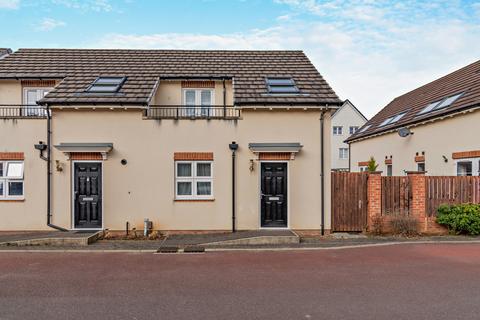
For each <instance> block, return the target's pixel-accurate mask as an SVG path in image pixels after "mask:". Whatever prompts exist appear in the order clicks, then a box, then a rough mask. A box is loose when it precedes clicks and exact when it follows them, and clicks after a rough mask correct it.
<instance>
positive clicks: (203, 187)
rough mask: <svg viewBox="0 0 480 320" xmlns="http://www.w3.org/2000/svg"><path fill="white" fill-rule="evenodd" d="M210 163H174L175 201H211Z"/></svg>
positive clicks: (211, 177) (211, 171)
mask: <svg viewBox="0 0 480 320" xmlns="http://www.w3.org/2000/svg"><path fill="white" fill-rule="evenodd" d="M212 164H213V163H212V161H176V162H175V198H176V199H193V200H196V199H212V198H213V170H212V169H213V168H212V167H213V166H212Z"/></svg>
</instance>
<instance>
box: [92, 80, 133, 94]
mask: <svg viewBox="0 0 480 320" xmlns="http://www.w3.org/2000/svg"><path fill="white" fill-rule="evenodd" d="M126 79H127V78H126V77H98V78H97V79H95V81H93V83H92V84H91V85H90V86H89V87H88V88H87V90H86V92H91V93H115V92H118V91H119V90H120V88H121V87H122V85H123V83H124V82H125V80H126Z"/></svg>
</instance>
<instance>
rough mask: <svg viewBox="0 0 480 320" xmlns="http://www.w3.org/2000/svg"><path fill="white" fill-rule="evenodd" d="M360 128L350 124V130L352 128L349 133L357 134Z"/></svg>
mask: <svg viewBox="0 0 480 320" xmlns="http://www.w3.org/2000/svg"><path fill="white" fill-rule="evenodd" d="M359 128H360V127H359V126H350V128H349V130H350V131H349V133H350V134H355V133H357V131H358V129H359Z"/></svg>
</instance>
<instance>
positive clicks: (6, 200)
mask: <svg viewBox="0 0 480 320" xmlns="http://www.w3.org/2000/svg"><path fill="white" fill-rule="evenodd" d="M24 201H25V199H0V202H24Z"/></svg>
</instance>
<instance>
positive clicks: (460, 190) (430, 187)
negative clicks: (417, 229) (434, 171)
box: [425, 176, 480, 216]
mask: <svg viewBox="0 0 480 320" xmlns="http://www.w3.org/2000/svg"><path fill="white" fill-rule="evenodd" d="M425 179H426V181H425V182H426V183H425V188H426V210H427V215H429V216H436V215H437V209H438V207H439V206H441V205H442V204H449V205H452V204H460V203H480V177H455V176H427V177H425Z"/></svg>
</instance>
